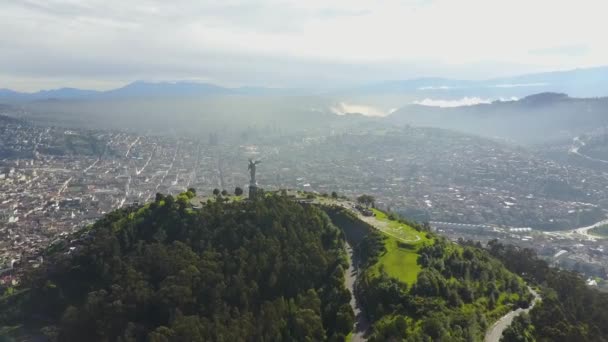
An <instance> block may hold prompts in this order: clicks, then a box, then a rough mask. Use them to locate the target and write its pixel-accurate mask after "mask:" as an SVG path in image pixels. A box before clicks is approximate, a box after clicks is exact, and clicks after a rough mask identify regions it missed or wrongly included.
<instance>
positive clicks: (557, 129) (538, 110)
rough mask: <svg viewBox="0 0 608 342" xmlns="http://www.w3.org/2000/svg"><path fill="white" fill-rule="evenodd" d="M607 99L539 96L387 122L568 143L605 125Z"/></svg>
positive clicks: (420, 110)
mask: <svg viewBox="0 0 608 342" xmlns="http://www.w3.org/2000/svg"><path fill="white" fill-rule="evenodd" d="M607 114H608V97H603V98H572V97H569V96H567V95H566V94H561V93H541V94H535V95H531V96H527V97H525V98H523V99H521V100H519V101H506V102H503V101H496V102H493V103H491V104H478V105H472V106H461V107H455V108H439V107H429V106H421V105H411V106H406V107H403V108H401V109H399V110H397V111H396V112H394V113H393V114H392V115H390V116H389V117H388V118H387V119H388V120H389V121H390V122H392V123H395V124H412V125H418V126H433V127H440V128H446V129H453V130H457V131H462V132H467V133H473V134H477V135H481V136H486V137H487V136H489V137H500V138H504V139H508V140H513V141H515V142H518V143H543V142H550V141H555V140H569V139H572V138H573V137H574V136H576V135H578V134H583V133H585V132H586V131H588V130H591V129H594V128H596V127H599V126H604V125H607V124H608V116H607Z"/></svg>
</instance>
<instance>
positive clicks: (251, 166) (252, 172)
mask: <svg viewBox="0 0 608 342" xmlns="http://www.w3.org/2000/svg"><path fill="white" fill-rule="evenodd" d="M259 163H261V161H259V160H256V161H253V160H251V159H249V175H250V176H251V179H250V180H249V184H250V185H256V184H257V182H256V180H255V166H256V165H258V164H259Z"/></svg>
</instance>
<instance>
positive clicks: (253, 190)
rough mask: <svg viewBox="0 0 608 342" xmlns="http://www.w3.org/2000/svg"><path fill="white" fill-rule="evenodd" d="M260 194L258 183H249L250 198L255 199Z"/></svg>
mask: <svg viewBox="0 0 608 342" xmlns="http://www.w3.org/2000/svg"><path fill="white" fill-rule="evenodd" d="M257 194H258V186H257V185H256V184H249V199H250V200H254V199H255V197H256V196H257Z"/></svg>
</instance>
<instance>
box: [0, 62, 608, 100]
mask: <svg viewBox="0 0 608 342" xmlns="http://www.w3.org/2000/svg"><path fill="white" fill-rule="evenodd" d="M605 89H608V66H607V67H596V68H588V69H575V70H567V71H555V72H545V73H535V74H525V75H520V76H513V77H501V78H492V79H487V80H456V79H449V78H439V77H426V78H416V79H408V80H389V81H383V82H377V83H369V84H363V85H356V86H353V87H347V88H338V89H335V90H331V91H312V90H309V89H298V88H289V87H286V88H272V87H255V86H254V87H247V86H244V87H235V88H230V87H223V86H219V85H216V84H212V83H203V82H195V81H177V82H166V81H163V82H149V81H135V82H132V83H130V84H127V85H125V86H123V87H120V88H116V89H111V90H106V91H97V90H85V89H76V88H59V89H51V90H42V91H38V92H33V93H26V92H17V91H13V90H10V89H0V100H1V101H36V100H44V99H99V98H129V97H147V96H164V97H174V96H176V97H180V96H204V95H288V94H289V95H313V94H325V95H328V96H332V95H348V94H350V95H369V96H373V95H379V94H399V95H404V93H407V94H416V95H419V96H439V97H446V98H453V97H459V96H465V95H466V96H483V97H499V96H523V95H524V94H530V93H540V92H564V93H568V94H570V95H571V96H577V97H596V96H606V95H608V93H607V92H606V91H605Z"/></svg>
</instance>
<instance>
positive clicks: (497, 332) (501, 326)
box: [484, 286, 540, 342]
mask: <svg viewBox="0 0 608 342" xmlns="http://www.w3.org/2000/svg"><path fill="white" fill-rule="evenodd" d="M528 291H530V292H531V293H532V295H533V296H534V299H533V300H532V304H530V307H529V308H527V309H522V308H518V309H517V310H513V311H511V312H509V313H508V314H506V315H504V316H502V317H501V318H500V319H499V320H498V321H497V322H496V323H494V325H492V326H491V327H490V328H489V329H488V331H487V332H486V337H485V338H484V342H499V341H500V338H501V337H502V333H503V332H504V331H505V329H507V327H508V326H509V325H511V322H513V319H514V318H515V317H517V316H519V315H521V314H522V313H524V312H526V313H527V312H529V311H530V310H532V308H533V307H534V305H536V303H537V302H539V301H540V295H539V294H538V293H537V292H536V291H534V289H532V288H531V287H529V286H528Z"/></svg>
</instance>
